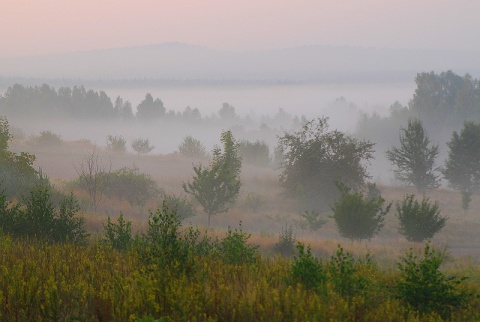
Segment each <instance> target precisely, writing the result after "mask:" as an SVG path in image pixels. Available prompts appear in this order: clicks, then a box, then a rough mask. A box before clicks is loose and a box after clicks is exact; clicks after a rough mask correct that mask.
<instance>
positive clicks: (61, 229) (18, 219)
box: [0, 186, 87, 244]
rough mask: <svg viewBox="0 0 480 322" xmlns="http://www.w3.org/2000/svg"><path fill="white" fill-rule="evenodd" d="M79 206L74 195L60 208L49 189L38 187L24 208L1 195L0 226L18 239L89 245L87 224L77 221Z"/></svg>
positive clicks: (61, 204) (68, 197)
mask: <svg viewBox="0 0 480 322" xmlns="http://www.w3.org/2000/svg"><path fill="white" fill-rule="evenodd" d="M79 209H80V208H79V206H78V202H77V200H76V199H75V198H74V197H73V195H72V194H70V195H69V196H63V197H62V199H61V200H60V202H59V206H58V207H56V206H55V205H54V202H53V192H52V190H51V188H50V187H48V186H36V187H35V188H33V189H32V190H31V191H30V194H29V195H28V196H27V197H25V198H24V200H23V205H22V206H20V205H15V206H12V205H9V204H8V203H7V202H6V195H5V193H4V192H2V194H0V226H1V228H2V229H3V232H5V233H7V234H11V235H13V236H16V237H30V238H36V239H39V240H44V241H47V242H74V243H82V244H83V243H85V242H86V239H87V233H86V230H85V227H84V226H85V220H84V218H82V217H76V215H77V213H78V211H79Z"/></svg>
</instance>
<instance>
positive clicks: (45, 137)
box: [27, 131, 63, 147]
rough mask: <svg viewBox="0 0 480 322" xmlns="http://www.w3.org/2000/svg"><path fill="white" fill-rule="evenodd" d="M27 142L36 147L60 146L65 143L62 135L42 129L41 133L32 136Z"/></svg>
mask: <svg viewBox="0 0 480 322" xmlns="http://www.w3.org/2000/svg"><path fill="white" fill-rule="evenodd" d="M27 144H28V145H31V146H36V147H38V146H40V147H58V146H61V145H62V144H63V140H62V139H61V137H60V135H58V134H55V133H53V132H51V131H42V132H40V134H39V135H37V136H32V137H31V138H30V139H29V140H28V142H27Z"/></svg>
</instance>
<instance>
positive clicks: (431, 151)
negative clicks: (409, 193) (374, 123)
mask: <svg viewBox="0 0 480 322" xmlns="http://www.w3.org/2000/svg"><path fill="white" fill-rule="evenodd" d="M438 154H439V150H438V145H432V144H431V142H430V139H429V138H428V136H427V134H426V133H425V130H424V128H423V124H422V122H421V121H419V120H413V119H410V120H409V121H408V125H407V128H402V129H401V130H400V146H399V147H398V148H397V147H393V148H392V149H391V150H389V151H387V153H386V155H387V158H388V160H390V161H391V162H392V163H393V164H394V165H395V166H396V167H397V169H396V170H395V177H396V178H397V179H398V180H400V181H401V182H402V183H404V184H406V185H413V186H415V187H416V188H417V190H418V191H420V192H424V191H425V190H426V189H428V188H437V187H438V186H439V184H440V183H439V176H438V175H437V174H436V172H437V171H438V170H439V169H438V167H436V166H435V159H436V158H437V156H438Z"/></svg>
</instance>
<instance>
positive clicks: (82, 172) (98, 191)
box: [75, 147, 111, 211]
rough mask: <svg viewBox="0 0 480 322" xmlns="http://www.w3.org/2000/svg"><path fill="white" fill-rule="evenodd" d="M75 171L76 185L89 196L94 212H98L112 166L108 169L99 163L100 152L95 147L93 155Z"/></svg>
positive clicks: (88, 156)
mask: <svg viewBox="0 0 480 322" xmlns="http://www.w3.org/2000/svg"><path fill="white" fill-rule="evenodd" d="M75 171H76V172H77V174H78V178H77V180H76V183H77V184H78V185H79V186H80V188H82V189H83V190H85V192H86V193H87V194H88V197H89V198H90V202H91V204H92V207H93V210H94V211H96V210H97V206H98V204H99V202H100V201H101V200H102V198H103V193H104V191H105V188H106V186H107V183H108V180H109V177H110V176H109V174H110V172H111V165H110V167H107V166H106V165H104V164H102V163H101V162H100V161H99V159H98V151H97V149H96V147H94V149H93V151H92V153H91V154H89V155H86V156H85V158H84V160H83V161H82V162H81V163H80V165H79V166H78V167H75Z"/></svg>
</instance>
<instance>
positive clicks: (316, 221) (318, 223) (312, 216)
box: [300, 210, 327, 231]
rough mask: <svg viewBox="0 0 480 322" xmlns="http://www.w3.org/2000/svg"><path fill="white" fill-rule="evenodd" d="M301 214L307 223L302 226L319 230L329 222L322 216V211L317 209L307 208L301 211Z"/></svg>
mask: <svg viewBox="0 0 480 322" xmlns="http://www.w3.org/2000/svg"><path fill="white" fill-rule="evenodd" d="M300 216H302V218H304V219H305V221H306V224H304V225H302V226H306V227H308V229H310V230H312V231H317V230H319V229H320V228H321V227H322V226H323V225H325V224H326V223H327V219H325V218H322V217H321V216H320V212H318V211H315V210H305V211H304V212H301V213H300Z"/></svg>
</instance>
